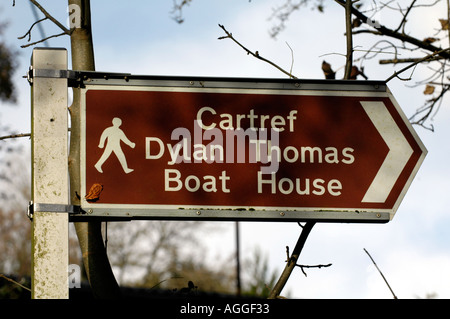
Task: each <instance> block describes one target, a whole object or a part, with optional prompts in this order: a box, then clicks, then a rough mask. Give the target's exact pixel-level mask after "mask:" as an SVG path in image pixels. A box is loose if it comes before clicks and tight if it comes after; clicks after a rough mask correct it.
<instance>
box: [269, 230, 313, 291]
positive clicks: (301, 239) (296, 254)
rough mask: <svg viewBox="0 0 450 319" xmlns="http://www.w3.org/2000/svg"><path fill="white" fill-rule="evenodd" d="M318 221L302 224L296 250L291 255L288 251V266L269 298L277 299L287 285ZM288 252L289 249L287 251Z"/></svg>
mask: <svg viewBox="0 0 450 319" xmlns="http://www.w3.org/2000/svg"><path fill="white" fill-rule="evenodd" d="M315 224H316V223H315V222H306V224H305V225H304V226H302V225H300V224H299V225H300V227H302V232H301V233H300V236H299V238H298V240H297V243H296V245H295V247H294V250H293V251H292V254H291V256H290V257H289V253H288V260H287V263H286V266H285V267H284V270H283V272H282V273H281V275H280V278H279V279H278V281H277V283H276V284H275V286H274V287H273V288H272V291H271V292H270V294H269V297H268V298H269V299H276V298H278V297H279V295H280V293H281V291H282V290H283V288H284V286H285V285H286V282H287V281H288V279H289V277H290V276H291V273H292V271H293V270H294V268H295V266H296V264H297V260H298V259H299V257H300V253H301V252H302V250H303V247H304V246H305V242H306V239H307V238H308V235H309V233H310V232H311V230H312V228H313V227H314V225H315ZM287 252H288V251H287Z"/></svg>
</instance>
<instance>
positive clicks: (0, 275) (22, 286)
mask: <svg viewBox="0 0 450 319" xmlns="http://www.w3.org/2000/svg"><path fill="white" fill-rule="evenodd" d="M0 277H1V278H4V279H6V280H8V281H9V282H12V283H13V284H16V285H18V286H19V287H21V288H23V289H25V290H28V291H30V292H31V289H30V288H28V287H25V286H24V285H22V284H20V283H18V282H17V281H15V280H13V279H11V278H8V277H6V276H5V275H3V274H0Z"/></svg>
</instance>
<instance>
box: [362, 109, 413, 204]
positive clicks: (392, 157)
mask: <svg viewBox="0 0 450 319" xmlns="http://www.w3.org/2000/svg"><path fill="white" fill-rule="evenodd" d="M361 105H362V106H363V108H364V110H365V111H366V113H367V115H368V116H369V118H370V120H371V121H372V123H373V124H374V125H375V127H376V128H377V130H378V133H380V135H381V137H382V138H383V140H384V142H385V143H386V144H387V146H388V148H389V153H388V154H387V155H386V158H385V159H384V162H383V164H382V165H381V167H380V170H379V171H378V173H377V175H376V176H375V178H374V179H373V181H372V184H370V187H369V189H368V190H367V192H366V194H365V195H364V198H363V200H362V202H363V203H384V202H385V201H386V199H387V197H388V196H389V194H390V193H391V190H392V188H393V187H394V184H395V182H396V181H397V179H398V177H399V176H400V173H401V172H402V171H403V169H404V168H405V166H406V163H407V162H408V160H409V158H410V157H411V155H412V153H413V149H412V148H411V146H410V145H409V143H408V141H407V140H406V138H405V136H404V135H403V133H402V132H401V131H400V129H399V127H398V125H397V124H396V123H395V121H394V119H393V118H392V116H391V115H390V113H389V111H388V110H387V108H386V106H385V104H384V103H383V102H368V101H364V102H361Z"/></svg>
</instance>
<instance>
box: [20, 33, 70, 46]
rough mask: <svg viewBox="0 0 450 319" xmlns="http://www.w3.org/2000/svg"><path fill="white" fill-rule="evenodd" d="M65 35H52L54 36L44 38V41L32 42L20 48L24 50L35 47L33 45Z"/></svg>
mask: <svg viewBox="0 0 450 319" xmlns="http://www.w3.org/2000/svg"><path fill="white" fill-rule="evenodd" d="M66 34H67V33H66V32H62V33H60V34H54V35H51V36H49V37H46V38H45V39H42V40H39V41H36V42H33V43H29V44H25V45H21V46H20V47H21V48H26V47H29V46H32V45H35V44H38V43H41V42H44V41H47V40H48V39H51V38H57V37H60V36H62V35H66ZM69 34H70V31H69Z"/></svg>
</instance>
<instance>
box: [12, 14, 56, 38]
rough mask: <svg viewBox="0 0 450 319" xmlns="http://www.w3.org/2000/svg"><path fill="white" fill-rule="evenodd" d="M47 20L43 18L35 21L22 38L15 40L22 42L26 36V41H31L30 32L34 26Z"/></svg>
mask: <svg viewBox="0 0 450 319" xmlns="http://www.w3.org/2000/svg"><path fill="white" fill-rule="evenodd" d="M47 19H48V18H47V17H45V18H42V19H40V20H38V21H36V22H35V23H33V24H32V25H31V27H30V28H29V29H28V31H27V32H26V33H25V34H24V35H23V36H21V37H18V38H17V39H19V40H22V39H23V38H25V37H26V36H27V35H28V41H30V40H31V30H32V29H33V28H34V26H35V25H37V24H38V23H40V22H42V21H45V20H47Z"/></svg>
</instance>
